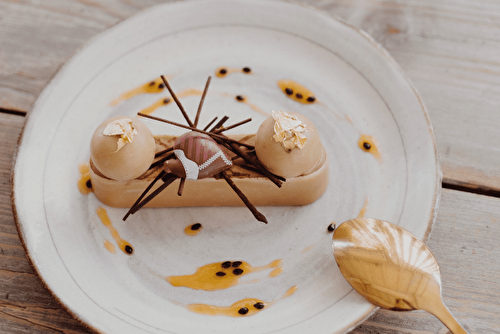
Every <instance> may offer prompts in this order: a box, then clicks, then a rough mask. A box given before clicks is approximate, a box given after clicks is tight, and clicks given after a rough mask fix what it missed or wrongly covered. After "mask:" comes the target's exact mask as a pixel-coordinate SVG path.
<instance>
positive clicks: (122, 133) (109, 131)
mask: <svg viewBox="0 0 500 334" xmlns="http://www.w3.org/2000/svg"><path fill="white" fill-rule="evenodd" d="M102 134H103V135H105V136H115V137H116V138H117V147H116V152H118V151H119V150H120V149H121V148H122V147H123V146H125V144H127V143H131V142H132V141H133V140H134V135H136V134H137V129H136V128H134V127H133V126H132V120H131V119H128V118H119V119H117V120H115V121H112V122H110V123H108V125H106V127H105V128H104V130H103V131H102Z"/></svg>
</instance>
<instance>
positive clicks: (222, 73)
mask: <svg viewBox="0 0 500 334" xmlns="http://www.w3.org/2000/svg"><path fill="white" fill-rule="evenodd" d="M236 72H241V73H245V74H249V73H251V72H252V70H251V69H249V68H248V67H243V68H229V67H226V66H221V67H218V68H217V69H216V70H215V76H216V77H217V78H224V77H226V76H227V75H229V74H231V73H236Z"/></svg>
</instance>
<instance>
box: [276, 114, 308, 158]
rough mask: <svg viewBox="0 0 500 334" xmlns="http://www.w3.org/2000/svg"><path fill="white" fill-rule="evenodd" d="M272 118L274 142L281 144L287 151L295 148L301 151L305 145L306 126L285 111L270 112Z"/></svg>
mask: <svg viewBox="0 0 500 334" xmlns="http://www.w3.org/2000/svg"><path fill="white" fill-rule="evenodd" d="M272 115H273V118H274V121H275V122H274V133H275V135H274V136H273V138H274V140H275V141H276V142H278V143H282V144H283V147H284V148H285V150H287V151H291V150H292V149H294V148H295V147H298V148H299V149H302V148H303V147H304V146H305V145H306V140H307V137H306V136H305V134H304V132H305V131H306V130H307V129H306V125H305V124H304V123H303V122H302V121H300V120H299V119H298V118H297V116H292V115H290V114H288V113H287V112H285V111H274V110H273V111H272Z"/></svg>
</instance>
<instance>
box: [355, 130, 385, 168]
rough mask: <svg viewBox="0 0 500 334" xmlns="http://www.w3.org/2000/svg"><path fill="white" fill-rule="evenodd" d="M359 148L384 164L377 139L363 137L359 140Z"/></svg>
mask: <svg viewBox="0 0 500 334" xmlns="http://www.w3.org/2000/svg"><path fill="white" fill-rule="evenodd" d="M358 146H359V148H360V149H362V150H363V151H365V152H368V153H371V154H372V155H373V156H374V157H375V159H377V160H378V161H379V162H382V156H381V155H380V151H379V149H378V143H377V140H376V139H375V137H373V136H368V135H361V136H360V137H359V140H358Z"/></svg>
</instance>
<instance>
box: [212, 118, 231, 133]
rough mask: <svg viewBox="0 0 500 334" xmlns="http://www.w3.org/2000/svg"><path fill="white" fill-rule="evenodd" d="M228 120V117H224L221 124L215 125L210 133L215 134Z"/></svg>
mask: <svg viewBox="0 0 500 334" xmlns="http://www.w3.org/2000/svg"><path fill="white" fill-rule="evenodd" d="M228 119H229V117H228V116H224V117H222V119H221V120H220V121H219V122H217V124H215V125H214V127H213V128H211V129H210V131H209V132H214V131H215V130H216V129H218V128H220V127H221V126H223V125H224V123H226V121H227V120H228Z"/></svg>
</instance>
